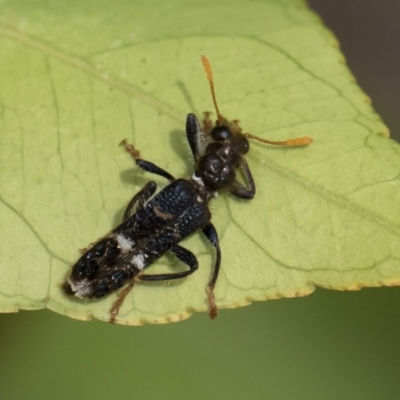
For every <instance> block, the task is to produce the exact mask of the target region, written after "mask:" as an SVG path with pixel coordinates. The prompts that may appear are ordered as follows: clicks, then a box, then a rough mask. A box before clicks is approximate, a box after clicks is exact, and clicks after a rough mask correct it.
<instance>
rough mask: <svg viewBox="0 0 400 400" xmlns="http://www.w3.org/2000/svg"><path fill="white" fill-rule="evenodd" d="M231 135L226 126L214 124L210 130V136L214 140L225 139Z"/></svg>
mask: <svg viewBox="0 0 400 400" xmlns="http://www.w3.org/2000/svg"><path fill="white" fill-rule="evenodd" d="M231 135H232V133H231V131H230V130H229V129H228V128H227V127H226V126H223V125H221V126H216V127H214V128H213V129H212V130H211V137H212V138H213V139H214V140H226V139H228V138H229V137H230V136H231Z"/></svg>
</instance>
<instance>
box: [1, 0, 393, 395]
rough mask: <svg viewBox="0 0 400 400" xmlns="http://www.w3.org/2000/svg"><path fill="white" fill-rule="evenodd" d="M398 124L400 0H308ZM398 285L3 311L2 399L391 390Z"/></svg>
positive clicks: (378, 104)
mask: <svg viewBox="0 0 400 400" xmlns="http://www.w3.org/2000/svg"><path fill="white" fill-rule="evenodd" d="M309 4H310V6H311V7H312V8H313V9H314V10H316V11H317V12H318V13H319V14H320V15H321V17H322V18H323V19H324V21H325V23H326V24H327V25H328V27H330V28H331V29H332V30H333V31H334V32H335V34H336V36H337V37H338V39H339V41H340V42H341V46H342V50H343V52H344V53H345V55H346V58H347V61H348V65H349V67H350V69H351V70H352V71H353V73H354V75H355V76H356V78H357V80H358V82H359V84H360V86H361V87H362V88H363V89H364V90H365V92H366V93H367V94H368V95H369V96H370V97H371V98H372V100H373V105H374V107H375V109H376V110H377V111H378V113H379V114H380V115H381V116H382V118H383V120H384V121H385V122H386V124H387V125H388V126H389V128H390V130H391V132H392V136H393V137H394V138H396V137H397V138H399V137H400V136H399V132H400V112H399V111H398V107H399V104H400V56H399V54H400V48H399V45H398V43H399V42H398V40H399V39H400V23H399V22H400V1H399V0H351V1H348V0H310V1H309ZM399 299H400V288H380V289H363V290H362V291H360V292H343V293H342V292H335V291H328V290H323V289H317V290H316V292H315V293H314V294H313V295H311V296H309V297H305V298H299V299H284V300H279V301H268V302H262V303H255V304H253V305H251V306H250V307H244V308H241V309H236V310H222V311H221V312H220V316H219V318H218V319H217V320H215V321H210V320H209V319H208V316H207V315H205V314H198V315H194V316H193V317H191V318H190V319H188V320H187V321H184V322H180V323H174V324H169V325H162V326H154V325H147V326H143V327H134V328H132V327H124V326H110V325H108V324H106V323H102V322H98V321H92V322H80V321H75V320H71V319H68V318H66V317H62V316H60V315H57V314H54V313H52V312H48V311H35V312H26V311H21V312H19V313H18V314H8V315H7V314H3V315H0V327H1V329H0V349H1V350H0V354H1V356H0V357H1V362H0V368H1V371H0V398H1V399H2V400H8V399H11V400H13V399H32V400H34V399H40V400H44V399H60V400H63V399H69V400H70V399H83V398H85V399H98V400H102V399H110V398H113V399H153V398H154V399H156V398H174V399H188V398H189V399H204V398H207V399H221V398H229V399H243V398H248V399H324V400H330V399H342V400H343V399H352V400H356V399H363V400H366V399H371V400H373V399H398V398H400V340H399V338H400V319H399V308H400V307H399V306H400V304H399V303H400V302H399Z"/></svg>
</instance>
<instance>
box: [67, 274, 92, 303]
mask: <svg viewBox="0 0 400 400" xmlns="http://www.w3.org/2000/svg"><path fill="white" fill-rule="evenodd" d="M68 283H69V284H70V286H71V289H72V291H73V292H74V293H75V296H76V297H79V298H80V299H85V298H87V297H90V295H91V294H92V293H93V287H92V283H91V282H89V281H88V280H87V279H84V280H83V281H73V280H71V279H68Z"/></svg>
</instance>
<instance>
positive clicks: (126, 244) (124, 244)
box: [115, 234, 134, 253]
mask: <svg viewBox="0 0 400 400" xmlns="http://www.w3.org/2000/svg"><path fill="white" fill-rule="evenodd" d="M115 238H116V239H117V242H118V245H119V247H120V248H121V250H122V252H123V253H126V252H128V251H130V250H132V248H133V244H134V243H133V241H132V240H130V239H128V238H127V237H125V236H124V235H122V234H119V235H117V236H116V237H115Z"/></svg>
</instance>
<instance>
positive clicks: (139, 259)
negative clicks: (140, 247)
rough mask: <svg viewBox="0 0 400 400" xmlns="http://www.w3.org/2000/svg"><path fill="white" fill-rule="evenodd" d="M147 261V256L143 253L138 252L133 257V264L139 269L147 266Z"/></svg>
mask: <svg viewBox="0 0 400 400" xmlns="http://www.w3.org/2000/svg"><path fill="white" fill-rule="evenodd" d="M145 261H146V257H145V255H144V254H143V253H139V254H136V255H135V256H133V257H132V264H133V265H135V266H136V267H137V268H138V269H143V268H144V267H145V266H146V264H145Z"/></svg>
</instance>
